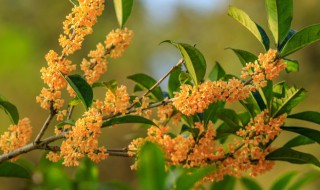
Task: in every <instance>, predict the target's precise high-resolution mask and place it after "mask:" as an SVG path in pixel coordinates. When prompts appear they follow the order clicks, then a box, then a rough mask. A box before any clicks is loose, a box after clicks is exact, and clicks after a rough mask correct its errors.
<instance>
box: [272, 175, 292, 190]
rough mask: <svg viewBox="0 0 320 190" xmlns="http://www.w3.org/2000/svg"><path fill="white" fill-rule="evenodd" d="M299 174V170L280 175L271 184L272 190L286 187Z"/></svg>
mask: <svg viewBox="0 0 320 190" xmlns="http://www.w3.org/2000/svg"><path fill="white" fill-rule="evenodd" d="M296 175H297V172H288V173H286V174H284V175H282V176H280V177H279V178H278V179H277V180H276V181H275V182H274V183H273V184H272V186H271V188H270V190H279V189H285V188H286V186H288V184H289V183H290V181H291V180H292V178H293V177H294V176H296Z"/></svg>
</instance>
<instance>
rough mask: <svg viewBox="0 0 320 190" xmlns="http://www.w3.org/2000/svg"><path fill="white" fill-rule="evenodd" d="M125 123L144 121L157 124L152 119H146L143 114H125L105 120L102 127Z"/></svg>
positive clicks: (144, 122)
mask: <svg viewBox="0 0 320 190" xmlns="http://www.w3.org/2000/svg"><path fill="white" fill-rule="evenodd" d="M125 123H143V124H148V125H155V126H156V124H155V123H153V122H152V121H151V120H149V119H146V118H144V117H142V116H138V115H124V116H120V117H113V118H111V119H109V120H107V121H105V122H104V123H103V124H102V126H101V127H102V128H103V127H108V126H112V125H115V124H125Z"/></svg>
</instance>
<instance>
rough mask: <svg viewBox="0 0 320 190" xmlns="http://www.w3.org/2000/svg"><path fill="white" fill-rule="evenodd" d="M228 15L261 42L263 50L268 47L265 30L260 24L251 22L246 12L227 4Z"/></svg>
mask: <svg viewBox="0 0 320 190" xmlns="http://www.w3.org/2000/svg"><path fill="white" fill-rule="evenodd" d="M228 15H229V16H231V17H232V18H234V19H235V20H237V21H238V22H239V23H240V24H242V25H243V26H244V27H246V28H247V29H248V30H249V31H250V32H251V33H252V34H253V35H254V36H255V37H256V38H257V39H258V40H259V41H260V42H261V44H262V45H263V47H264V49H265V50H268V49H269V43H270V41H269V38H268V36H267V34H266V32H265V31H264V30H263V29H262V28H261V26H259V25H258V24H256V23H255V22H253V21H252V20H251V18H250V17H249V16H248V15H247V13H245V12H244V11H243V10H241V9H238V8H236V7H234V6H229V10H228Z"/></svg>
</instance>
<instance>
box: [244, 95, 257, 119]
mask: <svg viewBox="0 0 320 190" xmlns="http://www.w3.org/2000/svg"><path fill="white" fill-rule="evenodd" d="M240 103H241V104H242V106H243V107H244V108H245V109H246V110H247V111H248V112H249V113H250V115H251V117H255V116H256V115H258V114H259V113H261V110H260V108H259V106H258V103H257V101H256V100H255V99H254V97H253V95H252V94H251V95H250V96H249V97H248V98H247V99H245V100H240Z"/></svg>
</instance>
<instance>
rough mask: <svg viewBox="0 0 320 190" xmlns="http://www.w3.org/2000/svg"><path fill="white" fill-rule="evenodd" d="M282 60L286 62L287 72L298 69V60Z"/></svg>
mask: <svg viewBox="0 0 320 190" xmlns="http://www.w3.org/2000/svg"><path fill="white" fill-rule="evenodd" d="M284 62H285V63H286V64H287V66H286V71H287V73H290V72H298V71H299V62H298V61H295V60H290V59H284Z"/></svg>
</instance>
